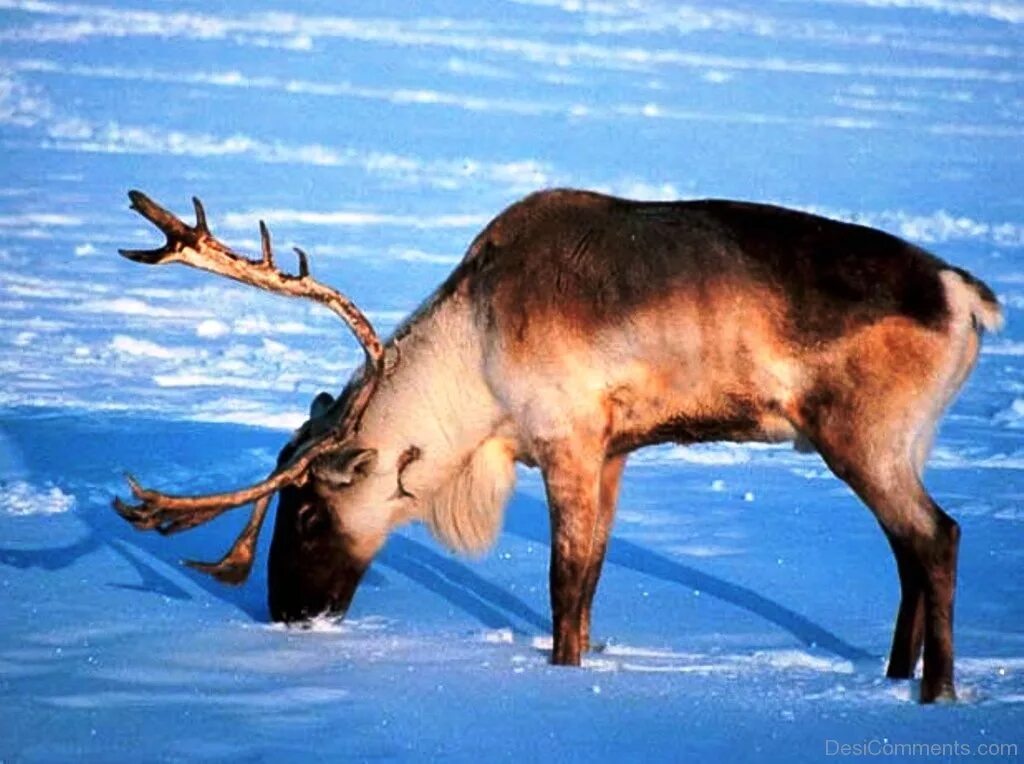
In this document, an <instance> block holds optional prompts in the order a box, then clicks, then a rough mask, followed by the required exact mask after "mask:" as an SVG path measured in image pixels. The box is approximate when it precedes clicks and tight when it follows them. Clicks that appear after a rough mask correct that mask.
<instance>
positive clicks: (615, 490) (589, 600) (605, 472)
mask: <svg viewBox="0 0 1024 764" xmlns="http://www.w3.org/2000/svg"><path fill="white" fill-rule="evenodd" d="M625 467H626V455H625V454H622V455H619V456H609V457H608V458H607V459H606V460H605V462H604V466H603V467H602V468H601V497H600V504H599V511H598V517H597V522H596V523H595V524H594V544H593V548H592V551H591V555H590V567H589V569H588V570H587V582H586V586H585V588H584V590H583V616H582V619H581V620H582V629H583V637H582V645H583V651H584V652H587V651H589V650H590V649H591V647H592V645H591V644H590V613H591V608H592V606H593V603H594V594H595V593H596V592H597V581H598V579H599V578H600V577H601V566H602V565H604V555H605V552H606V551H607V549H608V537H609V536H610V535H611V532H612V521H613V520H614V519H615V505H616V504H617V503H618V500H619V485H620V484H621V482H622V471H623V469H625Z"/></svg>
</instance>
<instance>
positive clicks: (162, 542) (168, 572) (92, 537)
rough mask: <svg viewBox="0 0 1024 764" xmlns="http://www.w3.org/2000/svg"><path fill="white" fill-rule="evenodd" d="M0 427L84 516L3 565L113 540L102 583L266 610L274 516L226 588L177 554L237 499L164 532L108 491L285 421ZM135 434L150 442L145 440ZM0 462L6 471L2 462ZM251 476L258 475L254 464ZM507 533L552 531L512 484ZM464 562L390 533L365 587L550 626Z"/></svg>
mask: <svg viewBox="0 0 1024 764" xmlns="http://www.w3.org/2000/svg"><path fill="white" fill-rule="evenodd" d="M0 435H2V436H4V437H5V438H6V440H7V447H8V449H10V448H12V447H13V449H14V450H15V451H16V452H17V453H18V456H19V461H20V464H19V465H18V467H17V472H18V473H19V474H18V475H15V476H13V477H16V478H17V479H22V480H28V481H30V482H32V483H33V484H37V485H42V484H45V483H48V482H52V483H55V484H57V485H58V486H61V487H62V489H63V490H65V491H68V492H72V493H75V494H76V496H77V497H78V498H79V501H78V504H77V506H76V509H75V510H74V516H75V519H76V520H77V521H78V522H79V524H80V525H81V526H84V527H83V529H82V531H81V533H80V534H79V536H78V538H77V539H76V540H74V541H72V542H70V543H62V544H59V545H56V546H50V547H46V546H39V547H33V548H29V549H25V548H6V547H0V565H4V566H6V567H12V568H21V569H24V568H38V569H42V570H46V571H57V570H61V569H64V568H66V567H68V566H71V565H74V564H76V563H77V562H78V561H80V560H82V559H83V558H85V557H87V556H90V555H92V554H95V553H97V552H100V551H103V550H108V551H110V552H113V553H114V554H115V555H117V556H118V557H119V558H120V559H121V560H123V561H124V562H125V563H126V564H127V566H128V567H129V568H130V569H131V570H132V571H133V572H134V578H135V579H136V580H134V581H125V580H123V579H124V574H123V572H121V571H118V572H116V573H112V575H111V577H112V578H115V579H119V580H115V581H111V582H109V583H108V585H109V586H113V587H118V588H122V589H129V590H137V591H140V592H148V593H152V594H157V595H159V596H162V597H168V598H171V599H177V600H188V599H191V598H192V594H190V593H189V587H188V586H186V584H187V583H188V584H191V585H192V586H193V587H194V586H198V587H199V588H200V589H202V590H203V591H204V592H206V593H207V594H209V595H210V596H212V597H215V598H217V599H219V600H221V601H223V602H225V603H227V604H230V605H231V606H233V607H235V608H237V609H239V610H241V611H242V612H244V613H246V614H247V615H248V616H249V617H251V618H253V619H254V620H262V621H265V620H267V618H268V614H267V606H266V596H265V592H266V564H265V558H266V550H267V547H268V546H269V539H270V535H271V530H272V528H273V518H268V522H267V525H266V528H267V530H265V532H264V538H263V539H261V544H260V547H261V552H260V560H259V561H258V563H257V565H256V566H255V568H254V570H253V574H252V576H251V578H250V580H249V582H248V583H247V584H246V585H245V586H242V587H238V588H232V587H227V586H223V585H222V584H219V583H217V582H216V581H214V580H212V579H210V578H209V577H207V576H205V575H203V574H200V573H197V572H194V571H192V570H190V569H188V568H184V567H181V566H179V564H178V563H179V560H180V558H181V557H182V556H194V557H198V558H200V559H204V558H205V559H217V557H219V555H220V554H221V553H223V551H224V550H226V549H227V547H228V545H229V544H230V542H231V540H232V539H233V538H234V536H235V534H237V532H238V530H239V529H240V527H241V525H242V523H243V522H244V521H243V519H242V517H241V516H240V515H241V514H242V512H243V510H240V511H238V512H234V513H229V514H228V515H227V516H225V517H222V518H219V519H218V520H216V521H214V522H212V523H210V524H209V525H206V526H202V527H200V528H196V529H194V530H192V531H190V532H188V533H187V534H185V535H184V536H182V539H181V540H178V539H174V540H168V539H166V538H163V537H161V536H159V535H157V534H150V533H139V532H137V531H135V530H133V529H132V528H131V527H130V526H129V525H128V524H126V523H125V522H124V521H123V520H121V519H120V518H119V517H117V515H116V514H115V513H114V511H113V510H112V509H110V507H109V498H110V497H109V496H105V495H104V492H105V491H106V490H110V486H117V487H118V490H121V491H122V492H123V490H124V489H123V482H122V478H121V470H123V469H125V468H132V469H134V470H137V471H138V474H139V475H140V476H141V477H143V478H144V479H145V480H147V481H149V482H150V483H154V484H157V485H160V484H161V483H160V478H161V475H162V474H164V473H165V472H166V471H167V466H168V465H169V464H170V465H174V468H173V470H172V471H173V473H174V474H175V475H178V474H181V473H184V474H195V475H202V474H203V471H204V469H208V468H209V465H230V464H232V463H234V462H236V461H237V460H238V454H239V453H256V452H258V453H263V455H264V457H265V459H266V461H267V463H268V464H270V463H271V460H272V458H273V456H274V455H275V454H276V453H277V449H278V448H279V447H280V445H281V444H282V442H283V441H284V438H283V437H282V434H281V433H280V432H278V431H271V430H262V429H259V428H252V427H245V426H239V425H223V424H204V423H195V422H176V421H163V420H154V419H143V418H139V417H126V416H118V415H108V416H105V417H97V416H96V415H95V414H90V416H88V417H84V416H81V415H74V414H67V413H63V412H39V411H38V410H34V411H33V412H31V413H29V414H26V415H25V416H23V417H21V416H15V417H12V418H11V419H9V420H8V421H7V422H5V423H4V424H3V427H2V430H0ZM140 444H144V445H145V448H144V449H140V448H139V446H140ZM254 449H255V450H256V451H254ZM126 462H127V463H126ZM190 464H192V465H194V466H190ZM3 467H4V465H0V468H3ZM5 471H8V470H7V469H6V468H5ZM11 477H12V475H10V474H8V475H4V474H0V479H4V480H6V479H11ZM252 477H257V474H254V475H253V476H252ZM627 479H628V476H627ZM169 487H171V488H173V489H174V490H177V491H188V490H202V489H206V490H213V489H216V488H219V487H221V486H219V485H208V486H207V485H205V484H204V485H203V487H202V489H200V488H199V487H195V488H192V487H190V486H188V485H181V484H179V485H173V486H169ZM85 492H88V496H89V497H90V498H89V500H88V501H83V500H82V494H83V493H85ZM32 519H33V518H17V519H16V518H0V522H26V521H29V522H30V521H32ZM505 533H511V534H513V535H515V536H518V537H520V538H522V539H525V540H528V541H530V542H532V543H536V544H538V545H540V546H542V547H547V546H548V545H549V542H550V535H549V526H548V513H547V508H546V506H545V505H544V504H543V502H540V501H538V500H536V499H533V498H530V497H528V496H525V495H523V494H521V493H517V494H515V495H514V496H513V498H512V501H511V503H510V506H509V508H508V512H507V514H506V521H505ZM0 535H2V529H0ZM186 538H187V541H186V540H185V539H186ZM539 559H541V560H543V564H538V566H537V571H536V576H537V578H538V583H539V582H541V581H546V579H547V564H546V562H547V561H546V559H545V558H544V557H540V558H539ZM470 564H471V563H470ZM470 564H466V563H463V562H462V561H460V560H459V559H457V558H455V557H452V556H450V555H448V554H447V553H443V552H440V551H435V549H434V548H431V547H430V546H427V545H426V544H423V543H420V542H419V541H416V540H414V539H412V538H410V537H409V536H408V535H406V534H403V533H401V532H398V533H394V534H392V537H391V539H390V540H389V541H388V543H387V545H386V546H385V548H384V550H383V551H382V552H381V554H380V555H379V556H378V558H377V560H376V561H375V563H374V565H373V568H371V570H370V571H369V572H368V573H367V578H366V579H365V581H364V586H365V587H366V588H368V589H373V588H378V587H385V586H386V584H387V582H388V578H387V576H388V575H390V574H399V575H402V576H405V577H407V578H408V579H410V580H412V581H414V582H416V583H417V584H419V585H420V586H422V587H424V588H425V589H427V590H428V591H430V592H432V593H433V594H435V595H437V596H439V597H441V598H443V599H444V600H446V601H447V602H448V603H450V604H451V605H452V606H453V607H455V608H458V609H459V610H461V611H462V612H464V613H465V614H466V615H468V616H469V617H471V618H473V619H474V620H476V621H478V622H479V623H480V624H481V625H482V626H484V627H486V628H508V629H511V630H512V631H513V632H516V633H520V634H522V633H524V631H523V628H522V626H521V625H520V624H526V625H527V627H528V629H529V630H532V631H534V632H535V633H537V634H547V633H549V631H550V620H549V617H548V616H547V615H546V614H541V613H540V612H538V611H537V610H536V609H534V608H533V607H531V606H530V605H529V604H527V603H526V602H524V601H523V600H522V599H520V598H519V597H517V596H516V595H514V594H512V593H511V592H510V591H508V590H507V589H506V588H504V587H502V586H499V585H498V584H495V583H493V582H492V581H490V580H488V579H487V578H485V577H484V576H482V575H480V574H478V573H477V572H475V571H474V570H473V569H472V568H471V567H470ZM616 567H620V568H627V569H629V570H632V571H635V572H637V573H641V574H644V575H647V576H651V577H653V578H656V579H660V580H662V581H665V582H668V583H673V584H678V585H679V586H680V588H681V589H683V590H685V591H687V592H689V591H692V590H694V589H699V590H700V591H701V593H702V594H704V595H707V596H711V597H715V598H718V599H719V600H721V601H723V602H727V603H729V604H731V605H734V606H736V607H739V608H743V609H744V610H747V611H748V612H750V613H753V614H755V615H757V616H759V617H761V618H763V619H765V620H766V621H768V622H770V623H773V624H775V625H776V626H778V627H779V628H781V629H783V630H785V631H787V632H788V633H790V634H791V635H792V636H793V637H794V638H795V639H796V640H798V641H799V642H801V643H803V644H805V645H808V646H811V645H813V646H816V647H817V648H820V649H823V650H827V651H829V652H831V653H833V654H835V655H836V656H838V657H840V658H844V659H846V660H851V661H859V660H865V659H871V658H873V657H874V656H872V655H871V654H870V653H868V652H866V651H864V650H862V649H860V648H858V647H856V646H854V645H851V644H849V643H847V642H845V641H843V640H842V639H840V638H839V637H838V636H836V635H835V634H833V633H831V632H829V631H827V630H826V629H824V628H822V627H821V626H819V625H818V624H816V623H814V622H813V621H811V620H809V619H808V618H806V617H805V616H803V615H801V614H799V613H797V612H795V611H793V610H791V609H789V608H787V607H785V606H784V605H782V604H780V603H778V602H775V601H774V600H771V599H769V598H768V597H766V596H764V595H762V594H760V593H758V592H756V591H754V590H753V589H751V588H749V587H745V586H741V585H739V584H734V583H731V582H729V581H726V580H723V579H721V578H718V577H716V576H713V575H710V574H708V573H705V572H703V571H701V570H698V569H696V568H694V567H691V566H689V565H684V564H682V563H680V562H678V561H676V560H673V559H671V558H669V557H666V556H664V555H661V554H658V553H657V552H654V551H651V550H649V549H646V548H645V547H643V546H641V545H639V544H636V543H633V542H630V541H627V540H625V539H622V538H618V537H616V536H614V535H613V536H612V540H611V542H610V544H609V547H608V555H607V558H606V567H605V572H604V574H603V577H604V578H608V577H611V576H614V575H615V568H616ZM598 596H599V597H600V594H599V595H598ZM598 607H600V603H598Z"/></svg>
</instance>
